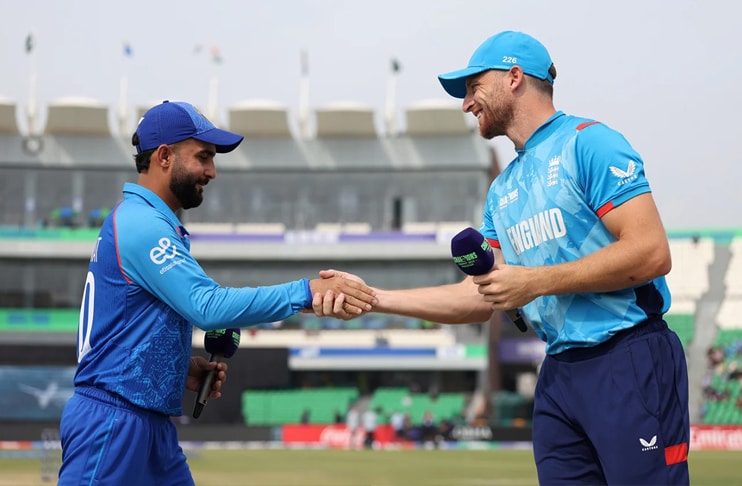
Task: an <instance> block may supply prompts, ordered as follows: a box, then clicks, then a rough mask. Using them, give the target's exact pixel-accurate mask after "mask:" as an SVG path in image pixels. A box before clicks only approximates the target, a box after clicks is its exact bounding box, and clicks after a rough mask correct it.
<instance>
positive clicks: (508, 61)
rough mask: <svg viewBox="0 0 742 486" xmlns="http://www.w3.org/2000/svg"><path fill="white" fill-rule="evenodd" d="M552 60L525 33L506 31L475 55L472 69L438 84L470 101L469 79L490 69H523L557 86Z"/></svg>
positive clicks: (445, 77)
mask: <svg viewBox="0 0 742 486" xmlns="http://www.w3.org/2000/svg"><path fill="white" fill-rule="evenodd" d="M551 64H552V62H551V56H549V51H547V50H546V47H544V45H543V44H541V43H540V42H539V41H537V40H536V39H534V38H533V37H531V36H530V35H528V34H524V33H523V32H513V31H505V32H500V33H499V34H495V35H493V36H492V37H490V38H489V39H487V40H486V41H484V42H483V43H482V45H481V46H479V47H478V48H477V50H476V51H474V54H473V55H472V56H471V59H470V60H469V66H467V67H465V68H464V69H459V70H458V71H452V72H450V73H445V74H441V75H439V76H438V80H439V81H440V82H441V84H442V85H443V89H445V90H446V92H447V93H448V94H450V95H451V96H453V97H454V98H464V97H466V78H468V77H469V76H472V75H474V74H479V73H483V72H484V71H488V70H490V69H500V70H503V71H507V70H509V69H510V68H511V67H513V66H520V67H521V69H523V72H524V73H526V74H528V75H529V76H533V77H535V78H538V79H546V80H548V81H549V83H551V84H554V78H553V77H552V76H551V74H549V68H551Z"/></svg>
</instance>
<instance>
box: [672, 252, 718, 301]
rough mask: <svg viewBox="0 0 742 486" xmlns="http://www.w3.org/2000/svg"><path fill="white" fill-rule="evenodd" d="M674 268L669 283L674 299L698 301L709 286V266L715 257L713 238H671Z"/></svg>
mask: <svg viewBox="0 0 742 486" xmlns="http://www.w3.org/2000/svg"><path fill="white" fill-rule="evenodd" d="M670 252H671V254H672V270H671V271H670V273H669V274H668V275H667V285H668V287H669V288H670V291H671V292H672V296H673V300H677V301H678V302H687V301H691V302H696V301H698V299H699V298H700V297H701V295H703V293H704V292H706V291H707V290H708V288H709V274H708V267H709V265H710V264H711V261H712V260H713V258H714V240H713V239H711V238H700V239H698V240H697V241H694V240H692V239H671V240H670Z"/></svg>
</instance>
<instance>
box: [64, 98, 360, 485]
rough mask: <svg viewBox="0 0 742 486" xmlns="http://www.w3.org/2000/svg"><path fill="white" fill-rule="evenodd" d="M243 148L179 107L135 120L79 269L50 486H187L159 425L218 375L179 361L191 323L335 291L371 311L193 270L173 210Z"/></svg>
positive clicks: (214, 324)
mask: <svg viewBox="0 0 742 486" xmlns="http://www.w3.org/2000/svg"><path fill="white" fill-rule="evenodd" d="M242 140H243V137H242V136H241V135H238V134H234V133H230V132H227V131H225V130H220V129H218V128H216V127H214V125H213V124H211V122H209V121H208V120H207V119H206V118H205V117H204V116H203V115H201V114H200V113H199V112H198V111H196V109H195V108H194V107H193V106H192V105H190V104H188V103H183V102H167V101H166V102H163V103H162V104H160V105H156V106H155V107H153V108H151V109H150V110H148V111H147V112H146V113H145V114H144V116H143V118H142V120H141V121H140V122H139V125H138V127H137V131H136V133H135V134H134V137H133V138H132V143H133V144H134V145H135V146H136V148H137V155H136V157H135V163H136V167H137V171H138V172H139V178H138V180H137V183H136V184H133V183H127V184H125V185H124V188H123V192H124V198H123V200H122V201H121V202H119V203H118V204H117V205H116V206H115V207H114V208H113V210H112V211H111V213H110V214H109V215H108V217H107V218H106V219H105V221H104V222H103V225H102V227H101V230H100V233H99V235H98V238H97V240H96V242H95V246H94V249H93V251H92V255H91V257H90V262H89V266H88V272H87V278H86V281H85V288H84V292H83V298H82V305H81V308H80V324H79V330H78V342H77V358H78V367H77V372H76V374H75V378H74V384H75V394H74V395H73V397H72V398H71V399H70V400H69V401H68V402H67V404H66V406H65V408H64V411H63V413H62V420H61V424H60V437H61V442H62V467H61V469H60V473H59V483H58V484H59V485H60V486H68V485H97V486H102V485H122V484H127V485H137V486H149V485H152V486H154V485H165V484H172V485H176V484H177V485H189V484H193V479H192V477H191V473H190V470H189V468H188V465H187V463H186V458H185V455H184V454H183V451H182V450H181V448H180V446H179V444H178V437H177V431H176V429H175V427H174V425H173V423H172V422H171V420H170V417H171V416H179V415H181V414H182V410H181V399H182V396H183V392H184V390H185V389H189V390H192V391H197V390H198V388H199V386H200V384H201V383H202V382H203V378H204V371H205V370H207V369H214V368H215V367H216V368H217V379H216V380H215V385H214V386H213V387H212V393H211V396H212V397H218V395H219V388H220V387H221V383H222V382H223V381H224V380H225V379H226V374H225V371H226V365H225V364H224V363H219V364H217V363H207V362H206V360H205V359H204V358H203V357H193V358H192V357H191V356H190V354H191V340H192V329H193V326H196V327H198V328H200V329H202V330H205V331H208V330H213V329H225V328H234V327H246V326H250V325H254V324H258V323H262V322H274V321H279V320H282V319H285V318H287V317H289V316H291V315H293V314H296V313H297V312H299V311H301V310H302V309H306V308H308V307H309V306H310V305H311V302H312V296H313V292H318V293H320V294H325V293H327V292H332V293H333V294H334V295H343V296H344V298H345V302H344V303H342V304H340V305H339V306H338V308H337V309H336V310H337V311H340V312H346V311H347V312H348V313H349V314H354V313H358V312H361V310H368V309H369V308H370V307H371V305H370V304H371V303H372V302H373V295H372V293H371V292H370V289H368V288H367V287H365V286H364V285H362V284H360V283H358V282H351V281H349V280H347V279H336V280H335V281H334V282H329V285H327V284H325V283H324V282H327V280H324V279H313V280H312V281H310V280H307V279H300V280H297V281H293V282H287V283H284V284H279V285H272V286H263V287H256V288H251V287H244V288H227V287H222V286H220V285H219V284H218V283H217V282H215V281H214V280H213V279H212V278H210V277H209V276H208V275H206V274H205V273H204V270H203V269H202V268H201V266H200V265H199V264H198V262H197V261H196V260H195V259H194V258H193V256H192V255H191V253H190V241H189V238H188V231H187V230H186V228H185V227H184V226H183V225H182V224H181V222H180V220H179V219H178V217H177V216H176V214H175V211H177V210H179V209H189V208H192V207H196V206H198V205H199V204H200V203H201V201H202V200H203V190H204V187H205V186H206V185H207V184H208V183H209V181H210V180H212V179H214V178H215V177H216V169H215V165H214V157H215V155H216V154H217V153H227V152H230V151H232V150H234V149H235V148H237V146H238V145H239V144H240V143H241V142H242ZM340 307H342V308H343V309H345V310H342V309H341V308H340Z"/></svg>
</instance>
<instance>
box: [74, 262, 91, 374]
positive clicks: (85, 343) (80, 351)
mask: <svg viewBox="0 0 742 486" xmlns="http://www.w3.org/2000/svg"><path fill="white" fill-rule="evenodd" d="M86 302H87V304H88V307H87V312H86V309H85V303H86ZM94 307H95V276H94V275H93V272H88V276H87V277H86V278H85V292H84V293H83V295H82V304H80V322H79V323H78V325H77V362H78V363H79V362H80V361H82V358H83V356H85V355H86V354H87V352H88V351H90V331H91V330H92V329H93V310H94ZM85 316H87V320H86V319H85Z"/></svg>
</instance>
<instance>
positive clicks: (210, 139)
mask: <svg viewBox="0 0 742 486" xmlns="http://www.w3.org/2000/svg"><path fill="white" fill-rule="evenodd" d="M192 138H194V139H196V140H200V141H201V142H206V143H211V144H213V145H214V146H215V147H216V153H218V154H226V153H227V152H231V151H232V150H234V149H236V148H237V146H239V144H241V143H242V140H244V139H245V137H243V136H242V135H238V134H236V133H232V132H228V131H226V130H222V129H220V128H212V129H211V130H206V131H205V132H203V133H199V134H198V135H194V136H193V137H192Z"/></svg>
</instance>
